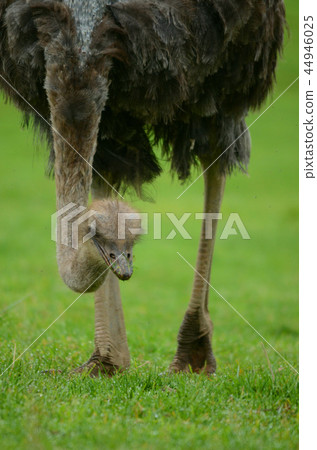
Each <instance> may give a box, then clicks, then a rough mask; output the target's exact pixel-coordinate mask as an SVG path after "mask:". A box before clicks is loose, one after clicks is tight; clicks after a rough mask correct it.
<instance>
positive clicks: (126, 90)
mask: <svg viewBox="0 0 317 450" xmlns="http://www.w3.org/2000/svg"><path fill="white" fill-rule="evenodd" d="M284 27H285V10H284V3H283V0H122V1H115V0H91V1H88V0H63V1H58V0H55V1H52V0H43V1H36V0H0V57H1V63H0V85H1V88H2V89H3V90H4V92H5V94H6V96H7V97H8V98H9V99H11V100H12V101H13V102H14V103H15V105H16V106H17V107H18V108H19V109H20V110H22V112H23V113H24V122H25V124H26V125H28V124H30V123H33V125H34V127H35V129H38V130H39V131H40V132H41V133H42V134H43V135H44V136H46V138H47V141H48V144H49V146H50V148H51V152H50V158H49V161H50V164H49V165H50V169H51V170H53V171H54V175H55V182H56V198H57V209H61V208H63V207H64V206H65V205H67V204H68V203H70V202H72V203H75V204H76V205H81V206H84V207H86V206H87V204H88V196H89V193H90V192H92V195H93V197H94V198H95V199H103V198H108V197H110V196H111V195H112V194H113V192H117V191H118V190H119V189H123V188H125V187H128V186H130V187H131V186H132V187H133V188H135V190H136V191H137V193H138V194H140V195H142V185H144V183H150V182H151V181H152V180H153V179H154V178H155V177H156V176H158V175H159V173H160V171H161V168H160V164H159V162H158V160H157V158H156V155H155V153H154V151H153V146H154V145H158V144H159V145H160V147H161V149H162V152H163V155H165V156H167V157H168V158H169V160H170V163H171V169H172V171H174V172H175V173H176V174H177V175H178V177H179V179H180V180H181V181H185V180H187V179H188V177H189V176H190V173H191V168H192V166H194V165H200V166H201V168H202V170H203V174H204V186H205V187H204V212H205V213H210V212H212V213H217V212H218V211H219V210H220V206H221V201H222V197H223V192H224V187H225V179H226V176H227V175H228V174H230V173H231V172H232V170H233V169H234V168H236V167H238V168H240V169H241V170H244V171H245V170H246V169H247V165H248V160H249V154H250V138H249V132H248V129H247V127H246V124H245V117H246V115H247V113H248V111H249V110H250V109H255V108H258V107H259V106H260V105H261V104H262V103H263V101H264V100H265V98H266V97H267V95H268V93H269V92H270V90H271V89H272V86H273V83H274V76H275V67H276V62H277V56H278V53H279V52H280V51H281V49H282V44H283V32H284ZM207 221H208V216H207V215H206V216H205V219H204V221H203V223H202V231H201V237H200V243H199V250H198V256H197V262H196V272H195V275H194V282H193V288H192V294H191V298H190V301H189V305H188V308H187V310H186V312H185V316H184V319H183V322H182V324H181V327H180V330H179V333H178V338H177V341H178V344H177V350H176V354H175V357H174V359H173V361H172V363H171V365H170V369H171V370H173V371H188V370H190V367H191V370H192V371H194V372H200V371H205V372H206V373H213V372H214V371H215V369H216V361H215V357H214V355H213V350H212V345H211V337H212V322H211V319H210V316H209V312H208V294H209V291H208V283H206V281H205V280H207V281H209V279H210V272H211V263H212V256H213V251H214V243H215V233H216V227H215V226H213V232H212V239H207V237H206V235H205V228H206V225H207ZM80 255H81V253H80V249H79V251H78V253H77V254H76V256H73V254H72V251H71V250H70V249H69V248H59V246H58V249H57V261H58V266H59V270H60V273H61V275H62V277H63V279H64V281H65V282H66V284H67V285H68V286H69V287H70V288H71V289H73V290H75V291H78V290H79V291H83V290H85V289H86V288H87V287H88V286H90V285H89V283H91V282H92V279H91V276H90V274H91V273H92V272H93V270H92V266H91V264H92V261H91V260H90V259H87V260H86V261H85V259H81V256H80ZM82 255H83V258H85V257H86V253H83V254H82ZM69 258H73V259H74V261H75V262H77V263H78V264H79V265H83V264H84V266H85V267H86V272H87V275H85V276H84V277H76V271H75V270H74V269H73V266H71V267H70V266H69ZM104 264H105V263H104ZM75 265H76V264H75ZM100 270H101V269H100ZM110 275H111V276H110ZM110 275H109V276H107V277H106V278H105V280H104V281H103V280H101V281H103V282H102V284H101V285H100V286H99V283H96V284H95V285H93V286H92V287H91V289H92V290H95V292H96V314H97V322H98V318H99V317H100V318H101V320H100V323H101V324H102V325H101V326H102V328H103V334H102V335H103V337H104V338H103V341H102V342H99V341H97V343H96V350H95V352H94V354H93V356H92V361H94V362H95V363H96V364H97V365H98V362H100V363H101V364H102V363H103V362H106V366H105V367H106V368H107V370H106V371H109V372H111V371H112V369H115V368H118V367H122V368H126V367H128V365H129V352H128V349H127V345H126V337H125V331H124V327H123V321H122V317H123V316H122V307H121V300H120V293H119V284H118V279H117V278H116V277H115V276H113V273H111V274H110ZM101 281H100V282H101ZM109 298H110V305H108V308H107V307H106V305H107V304H108V303H109ZM107 299H108V300H107ZM107 302H108V303H107ZM105 317H107V320H105ZM98 323H99V322H98ZM101 349H102V351H101ZM89 364H90V363H89Z"/></svg>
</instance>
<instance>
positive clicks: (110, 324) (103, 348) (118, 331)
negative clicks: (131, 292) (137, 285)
mask: <svg viewBox="0 0 317 450" xmlns="http://www.w3.org/2000/svg"><path fill="white" fill-rule="evenodd" d="M129 365H130V353H129V349H128V342H127V336H126V332H125V324H124V318H123V310H122V303H121V297H120V288H119V280H118V279H117V277H116V276H115V275H114V274H113V273H112V272H110V271H109V273H108V274H107V277H106V279H105V281H104V283H103V284H102V286H101V287H100V288H99V289H98V290H97V291H96V292H95V351H94V353H93V354H92V356H91V358H90V359H89V361H88V362H87V363H85V364H84V365H83V366H81V367H80V368H79V369H77V371H79V372H82V371H86V370H88V371H89V373H90V375H91V376H98V375H99V373H103V374H108V375H112V374H113V373H115V372H116V371H117V370H120V369H126V368H127V367H129Z"/></svg>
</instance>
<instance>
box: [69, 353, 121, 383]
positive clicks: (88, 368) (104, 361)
mask: <svg viewBox="0 0 317 450" xmlns="http://www.w3.org/2000/svg"><path fill="white" fill-rule="evenodd" d="M124 369H125V368H122V367H120V366H119V365H116V364H113V363H111V362H109V358H107V357H105V356H100V354H99V352H94V353H93V354H92V356H91V357H90V359H89V360H88V361H87V362H86V363H84V364H82V365H81V366H80V367H77V368H76V369H74V370H73V373H77V374H87V375H89V376H90V377H91V378H97V377H99V376H106V377H112V376H113V375H115V374H116V373H118V372H122V371H123V370H124Z"/></svg>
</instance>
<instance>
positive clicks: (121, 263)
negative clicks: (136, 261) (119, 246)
mask: <svg viewBox="0 0 317 450" xmlns="http://www.w3.org/2000/svg"><path fill="white" fill-rule="evenodd" d="M93 242H94V244H95V246H96V247H97V249H98V251H99V253H100V255H101V257H102V259H103V260H104V261H105V263H106V264H107V266H108V267H109V268H110V269H111V270H112V272H113V273H114V274H115V275H116V276H117V277H118V278H119V280H123V281H125V280H128V279H129V278H131V276H132V273H133V265H132V261H129V259H128V258H127V256H126V255H125V253H123V252H119V251H113V252H112V253H110V254H108V252H107V251H106V250H105V249H104V248H103V247H102V246H101V245H100V244H99V242H98V241H97V240H96V239H93Z"/></svg>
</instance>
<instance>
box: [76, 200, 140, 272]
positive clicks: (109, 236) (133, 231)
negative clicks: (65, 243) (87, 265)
mask: <svg viewBox="0 0 317 450" xmlns="http://www.w3.org/2000/svg"><path fill="white" fill-rule="evenodd" d="M90 211H91V212H93V215H92V217H91V219H92V220H90V221H89V222H90V223H88V232H89V233H91V234H92V235H93V237H92V238H91V239H90V242H87V244H89V245H90V246H91V251H92V252H93V253H94V257H95V258H98V259H99V261H100V260H102V261H103V262H104V263H105V264H106V265H107V266H108V267H109V268H110V270H112V272H113V273H114V274H115V275H116V276H117V277H118V278H119V279H120V280H128V279H129V278H130V277H131V276H132V273H133V263H132V260H133V245H134V243H135V241H136V240H137V238H138V234H137V233H140V216H139V215H138V214H137V213H136V212H135V211H134V210H133V209H132V208H131V207H130V206H128V205H127V204H126V203H123V202H119V201H115V200H96V201H94V202H93V203H92V205H91V207H90ZM86 231H87V229H86V230H82V233H84V232H86Z"/></svg>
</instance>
